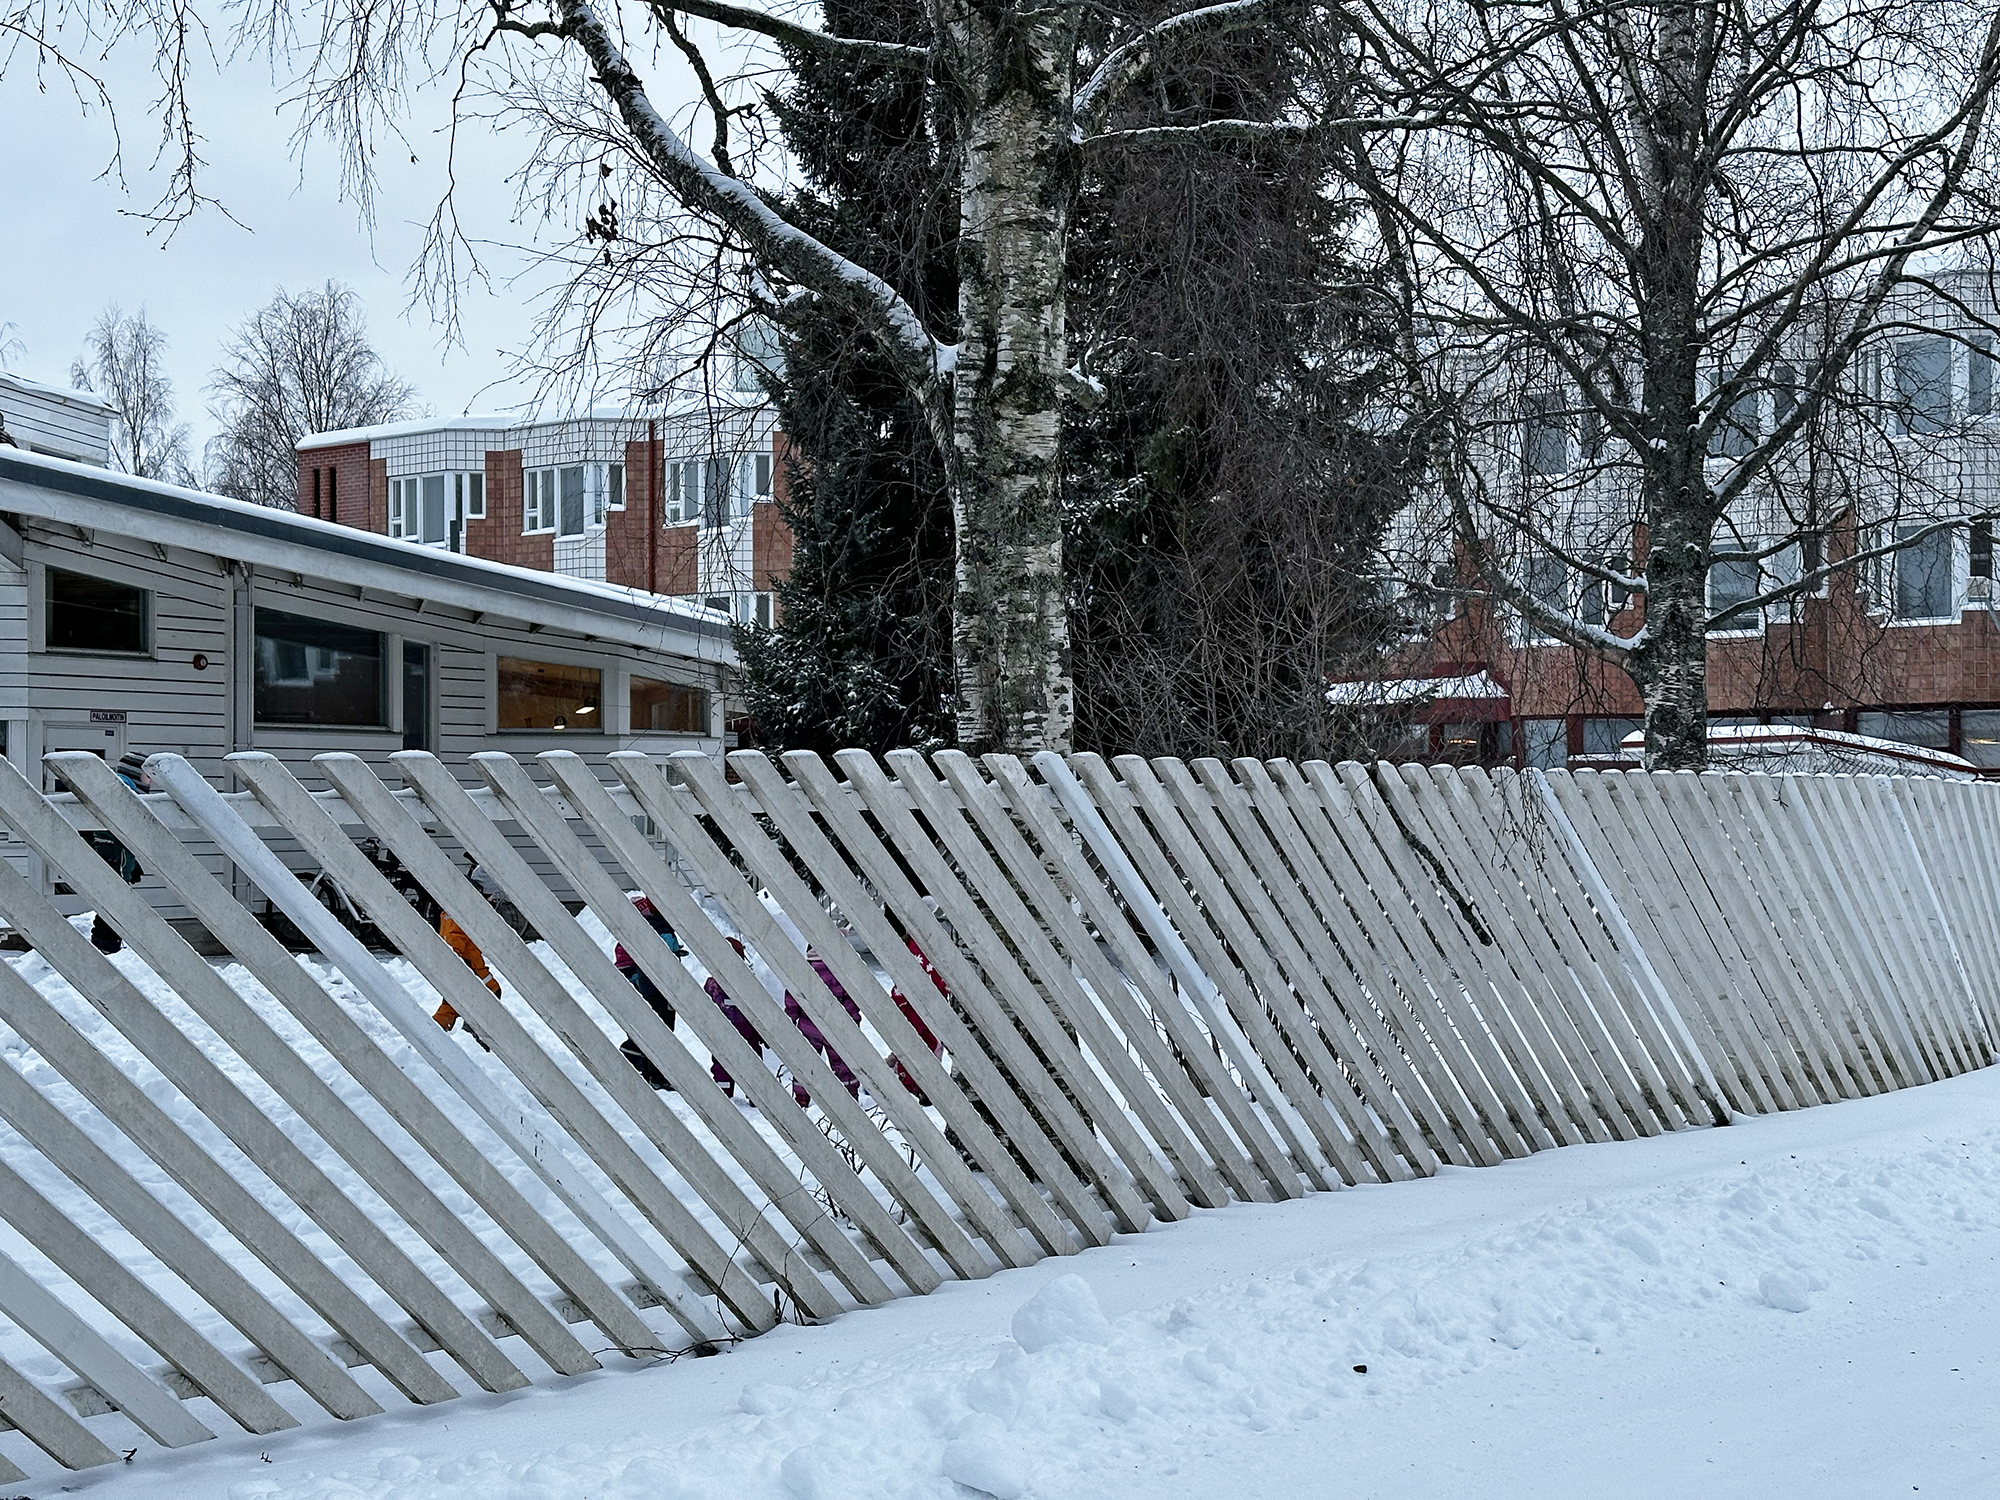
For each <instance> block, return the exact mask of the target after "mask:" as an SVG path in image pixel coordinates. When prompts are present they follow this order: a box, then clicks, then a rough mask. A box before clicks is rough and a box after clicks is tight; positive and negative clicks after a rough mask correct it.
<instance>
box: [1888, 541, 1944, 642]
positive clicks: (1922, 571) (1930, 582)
mask: <svg viewBox="0 0 2000 1500" xmlns="http://www.w3.org/2000/svg"><path fill="white" fill-rule="evenodd" d="M1951 534H1952V528H1950V527H1941V528H1939V529H1938V530H1935V531H1931V532H1929V533H1928V534H1926V533H1925V530H1924V528H1923V527H1921V526H1898V527H1897V528H1896V540H1897V541H1898V542H1899V543H1903V542H1905V539H1906V538H1909V539H1912V540H1909V541H1908V542H1907V544H1906V545H1903V546H1902V547H1901V548H1900V549H1899V550H1898V551H1896V552H1894V553H1892V554H1891V557H1890V561H1891V563H1892V564H1893V570H1894V573H1895V596H1894V597H1895V618H1896V619H1898V620H1942V619H1946V618H1949V617H1950V615H1951V613H1952V600H1953V594H1954V590H1953V588H1952V576H1951V571H1952V569H1951V552H1952V546H1951Z"/></svg>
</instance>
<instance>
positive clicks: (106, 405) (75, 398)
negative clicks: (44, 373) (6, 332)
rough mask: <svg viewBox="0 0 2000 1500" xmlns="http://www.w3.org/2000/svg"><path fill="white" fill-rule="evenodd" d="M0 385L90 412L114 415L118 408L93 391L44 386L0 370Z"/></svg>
mask: <svg viewBox="0 0 2000 1500" xmlns="http://www.w3.org/2000/svg"><path fill="white" fill-rule="evenodd" d="M0 385H11V386H13V387H14V388H15V389H16V390H21V391H27V392H29V393H30V394H31V395H36V396H45V397H47V398H48V399H49V400H51V401H68V402H70V403H72V404H73V405H76V406H82V407H86V408H88V409H89V410H91V411H96V412H104V413H107V414H110V413H115V412H116V411H117V410H118V408H117V407H115V406H113V405H112V404H111V403H110V402H109V401H106V400H105V399H104V398H103V397H102V396H100V395H98V394H97V393H96V392H95V391H73V390H71V389H70V388H69V387H68V386H62V385H44V384H43V383H42V382H41V381H39V380H29V379H27V378H26V377H24V376H21V375H10V374H8V373H7V372H6V371H5V370H0Z"/></svg>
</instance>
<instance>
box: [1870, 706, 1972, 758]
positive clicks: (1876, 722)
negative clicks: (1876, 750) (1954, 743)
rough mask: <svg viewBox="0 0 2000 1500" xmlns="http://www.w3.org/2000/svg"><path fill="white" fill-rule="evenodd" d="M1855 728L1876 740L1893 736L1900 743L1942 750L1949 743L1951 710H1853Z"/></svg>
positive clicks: (1891, 738)
mask: <svg viewBox="0 0 2000 1500" xmlns="http://www.w3.org/2000/svg"><path fill="white" fill-rule="evenodd" d="M1854 732H1855V733H1856V734H1865V735H1870V736H1872V737H1873V738H1875V739H1878V740H1894V741H1895V742H1896V743H1897V744H1899V745H1916V746H1919V747H1921V748H1923V749H1925V750H1944V749H1948V748H1949V747H1950V745H1951V714H1950V713H1949V712H1947V711H1945V710H1942V709H1940V710H1938V711H1937V712H1935V713H1920V714H1888V713H1865V714H1856V715H1855V716H1854Z"/></svg>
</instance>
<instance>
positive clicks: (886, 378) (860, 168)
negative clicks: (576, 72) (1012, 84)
mask: <svg viewBox="0 0 2000 1500" xmlns="http://www.w3.org/2000/svg"><path fill="white" fill-rule="evenodd" d="M825 24H826V27H827V29H828V30H829V31H832V32H834V33H835V34H837V35H842V36H863V37H869V38H873V39H875V40H882V41H921V40H923V39H924V38H925V35H926V33H925V29H924V20H923V8H922V6H921V5H918V4H911V3H907V0H889V3H883V0H876V3H869V4H864V5H860V6H856V5H851V4H846V3H841V0H835V3H831V4H828V5H827V6H826V8H825ZM792 66H793V69H794V77H795V79H796V84H795V86H794V87H793V88H792V89H790V90H789V91H787V92H786V93H785V94H783V95H782V96H778V97H774V98H773V99H772V100H771V107H772V109H773V112H774V114H775V115H776V117H777V120H778V123H779V125H780V128H781V129H782V130H783V132H784V136H785V142H786V146H787V149H788V150H789V151H790V152H791V154H792V157H793V159H794V161H795V163H796V164H797V166H798V169H799V171H800V174H801V176H802V178H803V180H804V184H805V186H804V188H803V189H802V190H801V191H800V192H799V193H798V194H797V195H796V196H795V197H794V198H793V199H792V200H791V201H790V203H789V204H788V209H789V210H790V212H791V213H792V216H793V217H794V220H795V222H798V223H800V224H801V225H802V226H803V227H805V228H806V229H807V230H808V231H809V232H810V233H812V234H815V235H817V236H818V237H820V238H821V239H822V240H823V241H824V242H825V243H827V244H829V245H831V246H833V247H834V248H836V249H838V250H840V251H841V252H842V253H843V254H846V255H848V256H849V257H851V258H853V259H855V260H857V261H861V262H863V263H866V264H872V265H894V266H896V267H898V268H899V272H898V274H897V275H896V276H894V277H892V278H891V279H892V281H893V283H894V285H895V287H896V290H897V291H898V292H899V293H901V294H902V295H903V296H904V297H905V298H906V299H908V300H909V301H910V302H911V303H912V305H914V306H916V307H917V308H918V309H919V310H920V311H921V312H923V313H924V315H925V316H926V318H929V317H931V316H932V315H933V314H934V313H945V314H947V315H948V312H949V309H951V308H952V307H954V306H955V305H956V302H957V298H958V283H957V276H956V272H955V269H954V266H953V261H952V255H953V238H954V235H955V233H956V230H957V225H958V201H957V195H956V192H955V190H954V187H955V183H956V181H957V176H956V173H955V171H953V170H952V169H951V168H950V165H949V160H948V158H949V155H950V152H951V150H952V147H951V145H950V143H949V142H941V141H938V140H936V139H934V138H933V137H932V134H931V128H932V121H931V120H930V119H929V118H927V114H926V110H925V107H924V105H925V99H924V88H923V81H922V79H921V77H919V76H917V75H913V74H912V73H910V72H908V71H907V70H892V69H868V68H859V69H857V68H854V67H850V66H845V65H836V64H833V63H830V62H828V61H825V60H823V59H822V58H820V57H818V56H816V55H813V54H810V53H806V54H801V55H797V56H795V57H793V58H792ZM778 327H779V341H780V345H781V347H782V351H783V354H784V364H783V368H782V370H779V371H774V372H772V373H771V376H770V377H769V379H768V381H767V384H768V386H769V389H770V392H771V395H772V398H773V400H774V402H775V403H776V406H777V411H778V419H779V426H780V428H781V429H782V430H783V432H784V433H785V436H786V440H787V443H788V446H789V449H790V462H789V464H788V469H787V477H788V479H789V496H788V498H787V502H786V507H785V509H786V519H787V520H788V521H789V522H790V523H791V525H792V528H793V532H794V536H795V546H796V551H795V553H794V562H793V569H792V575H791V579H790V581H789V582H788V583H786V584H785V585H784V586H783V588H782V589H781V590H780V591H779V598H780V601H781V605H782V620H781V623H780V624H779V625H778V627H777V628H775V629H773V630H768V631H763V630H752V631H746V632H743V639H742V647H743V659H744V665H745V675H746V683H747V687H748V692H749V698H750V705H751V712H752V714H753V716H754V717H755V718H756V720H757V725H758V729H759V732H760V734H761V735H762V737H763V739H764V741H765V743H766V744H767V745H770V746H772V747H777V748H786V749H809V750H820V751H826V750H832V749H837V748H840V747H842V746H848V745H858V746H861V747H863V748H865V749H870V750H876V751H882V750H889V749H893V748H896V747H898V746H904V745H917V746H933V745H942V744H949V743H950V741H951V738H952V717H951V702H950V694H951V690H952V664H951V589H952V520H951V500H950V497H949V495H948V493H947V491H946V488H945V484H944V476H943V474H942V472H941V468H940V463H939V459H938V456H937V450H936V445H935V443H934V442H933V441H932V439H931V437H930V435H929V434H928V432H927V430H926V428H925V425H924V418H923V414H922V412H921V410H920V409H919V407H918V405H917V403H916V401H915V400H914V399H912V398H911V397H910V395H909V394H908V391H907V387H906V386H905V385H903V384H902V383H901V382H899V381H898V379H897V378H896V375H895V373H894V372H893V371H892V370H891V369H890V368H889V366H888V363H887V361H886V360H885V359H884V358H883V357H882V355H881V353H880V351H879V350H878V348H877V347H876V345H875V344H874V343H873V342H872V341H871V340H870V339H869V338H868V337H867V336H866V331H865V330H864V329H862V328H861V327H860V326H859V324H858V323H857V322H855V320H853V319H852V318H850V317H847V316H845V315H843V314H841V313H840V312H838V311H836V310H832V309H828V308H826V307H824V306H823V305H822V304H817V303H812V302H801V303H796V304H793V305H792V306H790V307H788V308H787V309H785V310H784V312H783V313H782V314H781V315H780V317H779V318H778Z"/></svg>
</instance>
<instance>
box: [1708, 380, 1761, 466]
mask: <svg viewBox="0 0 2000 1500" xmlns="http://www.w3.org/2000/svg"><path fill="white" fill-rule="evenodd" d="M1759 436H1760V433H1759V430H1758V424H1757V393H1756V392H1755V391H1751V392H1749V393H1747V394H1746V395H1742V396H1738V397H1737V398H1736V399H1735V400H1734V401H1732V402H1730V403H1729V410H1728V411H1727V412H1725V413H1724V414H1723V417H1722V420H1721V421H1720V422H1719V423H1717V424H1716V427H1715V431H1714V432H1713V433H1711V434H1710V435H1709V440H1708V451H1709V452H1710V453H1711V454H1713V455H1715V456H1716V457H1717V458H1745V457H1748V456H1749V455H1750V454H1751V453H1752V452H1754V451H1755V450H1756V447H1757V439H1758V437H1759Z"/></svg>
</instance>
